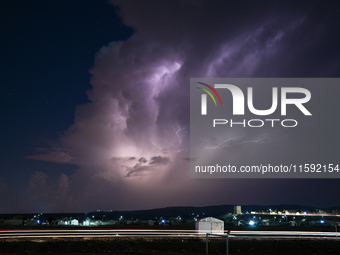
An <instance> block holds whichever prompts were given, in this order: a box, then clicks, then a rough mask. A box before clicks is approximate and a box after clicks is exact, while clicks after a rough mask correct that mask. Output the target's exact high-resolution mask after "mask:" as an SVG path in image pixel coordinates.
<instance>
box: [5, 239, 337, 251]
mask: <svg viewBox="0 0 340 255" xmlns="http://www.w3.org/2000/svg"><path fill="white" fill-rule="evenodd" d="M14 254H18V255H21V254H50V255H61V254H63V255H80V254H82V255H83V254H88V255H93V254H98V255H99V254H100V255H102V254H164V255H165V254H173V255H177V254H205V238H204V237H189V238H187V237H109V238H34V239H15V238H13V239H0V255H14ZM209 254H226V243H225V239H220V238H209ZM229 254H230V255H236V254H237V255H246V254H247V255H248V254H254V255H260V254H265V255H274V254H275V255H286V254H289V255H335V254H340V240H335V239H320V238H319V239H312V238H309V239H296V238H295V239H292V238H284V239H276V238H275V239H274V238H272V239H264V238H262V239H261V238H242V237H237V238H230V239H229Z"/></svg>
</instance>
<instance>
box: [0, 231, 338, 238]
mask: <svg viewBox="0 0 340 255" xmlns="http://www.w3.org/2000/svg"><path fill="white" fill-rule="evenodd" d="M225 234H227V232H225ZM126 236H156V237H161V236H173V237H176V236H182V237H193V236H202V234H199V233H196V231H195V230H170V229H162V230H160V229H31V230H0V239H5V238H40V237H50V238H51V237H63V238H64V237H69V238H71V237H126ZM229 236H230V237H232V238H233V237H256V238H258V237H261V238H273V237H276V238H287V237H290V238H293V237H299V238H304V237H305V238H306V237H307V238H310V237H314V238H337V236H338V234H337V233H336V232H306V231H243V230H242V231H238V230H237V231H236V230H235V231H234V230H231V231H230V234H229Z"/></svg>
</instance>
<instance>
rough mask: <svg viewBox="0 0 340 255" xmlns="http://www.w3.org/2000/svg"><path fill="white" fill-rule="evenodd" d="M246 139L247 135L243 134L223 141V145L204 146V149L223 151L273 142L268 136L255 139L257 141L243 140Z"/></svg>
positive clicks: (263, 135) (264, 135)
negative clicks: (239, 145)
mask: <svg viewBox="0 0 340 255" xmlns="http://www.w3.org/2000/svg"><path fill="white" fill-rule="evenodd" d="M244 137H245V135H244V134H243V135H241V136H237V137H233V138H229V139H227V140H225V141H223V142H222V143H219V144H218V145H216V146H204V148H205V149H210V150H214V149H221V148H225V147H231V146H234V145H237V144H246V143H270V142H271V139H270V138H269V137H268V136H267V135H266V134H262V135H260V136H259V138H257V139H255V140H243V139H244Z"/></svg>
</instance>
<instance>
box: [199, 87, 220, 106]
mask: <svg viewBox="0 0 340 255" xmlns="http://www.w3.org/2000/svg"><path fill="white" fill-rule="evenodd" d="M197 83H199V84H202V85H204V86H206V87H208V88H209V89H211V91H212V92H214V93H215V95H216V96H217V98H218V100H220V103H221V105H222V100H221V98H220V95H219V94H218V93H217V91H216V90H215V89H214V88H213V87H211V86H210V85H208V84H205V83H202V82H197ZM204 91H205V92H207V93H208V94H209V95H210V96H211V98H212V99H214V102H215V105H217V104H216V101H215V98H214V97H213V96H212V95H211V93H209V92H208V91H207V90H204Z"/></svg>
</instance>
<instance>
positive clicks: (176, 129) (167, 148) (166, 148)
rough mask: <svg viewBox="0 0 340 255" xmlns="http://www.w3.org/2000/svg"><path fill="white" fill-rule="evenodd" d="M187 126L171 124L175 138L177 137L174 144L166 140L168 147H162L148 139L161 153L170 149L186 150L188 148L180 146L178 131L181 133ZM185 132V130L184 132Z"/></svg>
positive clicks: (180, 140) (180, 139) (180, 138)
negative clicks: (176, 142)
mask: <svg viewBox="0 0 340 255" xmlns="http://www.w3.org/2000/svg"><path fill="white" fill-rule="evenodd" d="M186 128H187V126H184V127H180V126H179V125H177V127H176V126H175V125H172V129H173V130H174V132H175V135H176V136H177V139H178V144H177V145H176V146H175V145H173V144H172V143H170V142H167V143H168V144H169V145H170V147H165V148H163V147H162V146H160V145H159V144H158V143H156V142H155V141H154V140H153V139H151V138H150V139H149V141H150V142H151V143H152V144H153V145H154V146H155V147H156V148H157V149H159V150H161V151H162V152H163V153H167V152H170V151H176V152H177V153H178V152H181V151H186V150H188V148H181V147H182V137H181V135H180V133H183V130H186ZM185 133H187V131H186V132H185Z"/></svg>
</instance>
